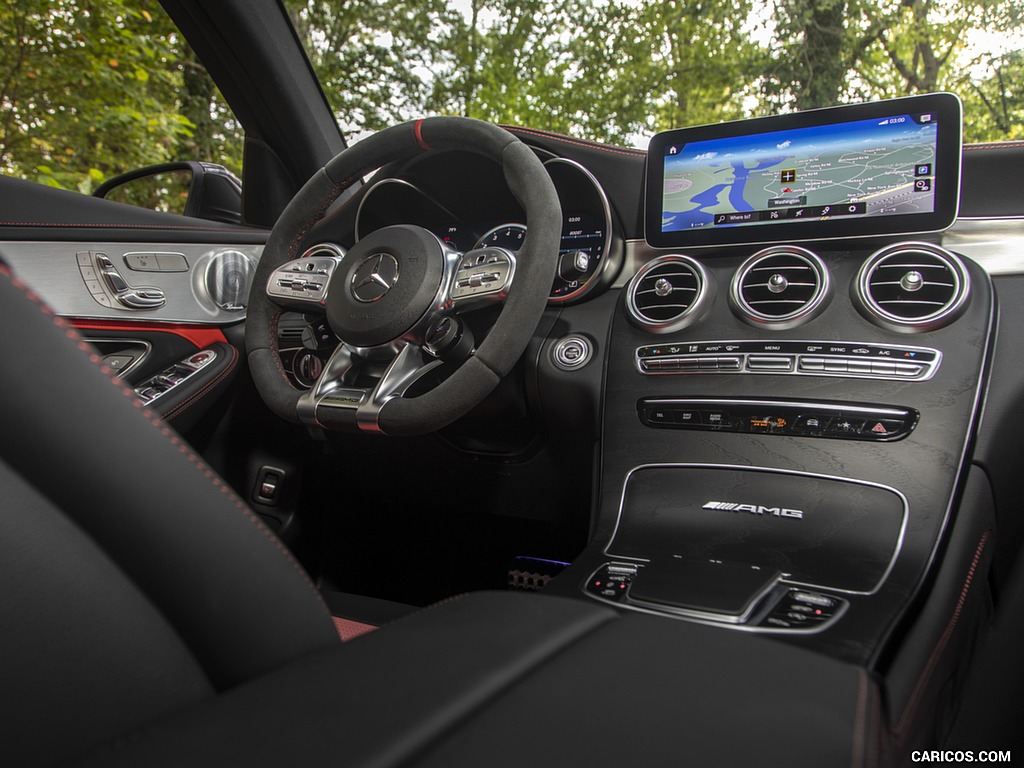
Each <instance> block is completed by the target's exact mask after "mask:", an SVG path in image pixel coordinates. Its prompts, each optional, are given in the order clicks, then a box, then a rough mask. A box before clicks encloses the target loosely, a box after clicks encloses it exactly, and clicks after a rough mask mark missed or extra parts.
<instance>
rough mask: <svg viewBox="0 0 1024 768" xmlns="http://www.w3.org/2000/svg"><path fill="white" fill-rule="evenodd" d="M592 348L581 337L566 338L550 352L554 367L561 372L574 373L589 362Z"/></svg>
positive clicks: (588, 342) (592, 351) (588, 341)
mask: <svg viewBox="0 0 1024 768" xmlns="http://www.w3.org/2000/svg"><path fill="white" fill-rule="evenodd" d="M593 354H594V347H593V345H592V344H591V343H590V340H589V339H587V338H585V337H583V336H566V337H565V338H564V339H562V340H561V341H559V342H557V343H556V344H555V346H554V347H553V348H552V350H551V357H552V359H553V360H554V363H555V365H556V366H557V367H558V368H561V369H562V370H563V371H574V370H576V369H577V368H582V367H583V366H584V365H586V364H587V363H589V362H590V358H591V357H592V356H593Z"/></svg>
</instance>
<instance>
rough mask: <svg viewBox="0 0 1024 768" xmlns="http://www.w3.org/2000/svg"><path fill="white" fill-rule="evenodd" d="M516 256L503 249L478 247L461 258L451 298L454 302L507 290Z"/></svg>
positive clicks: (510, 282) (505, 292)
mask: <svg viewBox="0 0 1024 768" xmlns="http://www.w3.org/2000/svg"><path fill="white" fill-rule="evenodd" d="M514 271H515V257H514V256H513V255H512V254H511V253H510V252H508V251H506V250H505V249H503V248H495V247H490V248H479V249H477V250H475V251H470V252H469V253H467V254H465V255H464V256H463V257H462V260H461V261H460V262H459V269H458V272H457V273H456V275H455V284H454V285H453V286H452V290H451V294H450V298H451V300H452V301H453V302H458V301H459V300H461V299H469V298H473V297H477V296H490V295H500V296H504V295H505V294H507V293H508V288H509V286H510V285H511V284H512V276H513V273H514Z"/></svg>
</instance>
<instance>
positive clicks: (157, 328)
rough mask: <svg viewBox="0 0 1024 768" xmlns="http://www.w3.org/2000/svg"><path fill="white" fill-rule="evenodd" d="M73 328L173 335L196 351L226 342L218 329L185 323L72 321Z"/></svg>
mask: <svg viewBox="0 0 1024 768" xmlns="http://www.w3.org/2000/svg"><path fill="white" fill-rule="evenodd" d="M71 324H72V325H73V326H74V327H75V328H79V329H81V330H86V331H150V332H154V333H173V334H175V335H176V336H181V337H182V338H183V339H185V340H186V341H188V342H189V343H191V344H192V345H193V346H195V347H196V349H205V348H206V347H208V346H210V345H211V344H215V343H217V342H218V341H223V342H226V341H227V339H226V338H225V337H224V333H223V332H222V331H221V329H220V328H216V327H212V326H206V325H189V324H186V323H129V322H123V323H119V322H117V321H116V320H114V321H109V320H72V321H71Z"/></svg>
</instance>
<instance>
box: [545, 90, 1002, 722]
mask: <svg viewBox="0 0 1024 768" xmlns="http://www.w3.org/2000/svg"><path fill="white" fill-rule="evenodd" d="M929 98H930V99H931V100H928V99H926V100H924V101H915V100H910V101H897V102H890V103H886V104H884V105H880V104H875V105H868V106H869V107H870V109H867V110H866V111H863V112H857V111H856V110H854V111H853V112H850V111H846V110H844V109H837V110H825V111H823V112H821V113H813V114H812V113H805V114H804V115H803V116H802V117H800V118H796V117H794V116H789V117H788V118H787V119H788V120H790V122H788V123H785V124H782V123H776V122H771V121H767V120H766V121H748V123H747V124H746V126H745V127H739V126H736V125H729V126H725V127H720V128H718V130H720V131H723V132H724V133H722V134H715V133H714V131H713V129H712V128H702V129H688V130H687V131H679V132H671V133H670V134H667V135H664V136H663V137H659V138H656V139H655V140H654V141H653V142H652V148H651V154H650V156H649V158H648V182H647V214H646V227H647V238H646V241H645V242H638V241H633V242H631V243H629V244H628V247H627V262H628V263H631V264H632V265H633V267H634V271H632V272H631V274H630V275H629V281H628V283H626V284H624V285H623V286H622V292H621V295H620V298H619V304H618V307H617V310H616V312H615V316H614V319H613V321H612V325H611V330H610V334H609V338H608V340H607V358H606V369H605V374H604V401H603V418H602V424H603V430H604V431H603V435H602V441H601V454H600V486H599V493H598V501H597V508H596V510H595V519H594V523H593V526H592V528H593V531H594V535H593V537H592V543H591V545H590V546H589V547H588V549H587V550H586V551H585V552H584V553H583V555H581V556H580V557H579V558H577V560H576V561H575V562H574V563H573V565H572V567H571V568H570V569H569V570H568V571H567V572H566V574H565V575H564V576H563V577H560V578H559V579H558V580H557V583H556V585H555V591H561V592H562V593H563V594H569V593H574V594H576V595H577V596H583V597H584V598H585V599H587V600H593V601H599V602H602V603H605V604H609V605H614V606H617V607H618V608H619V609H621V610H624V611H632V612H638V613H643V614H649V615H656V616H660V617H662V618H664V619H666V620H673V621H684V622H696V623H700V624H707V625H715V626H718V627H721V628H723V629H726V630H731V631H739V632H746V633H755V634H762V635H765V636H766V637H772V638H774V639H776V640H779V641H782V642H786V643H791V644H796V645H799V646H801V647H803V648H806V649H808V650H810V651H813V652H814V653H817V654H823V655H825V656H828V657H831V658H833V659H838V660H842V661H844V662H849V663H852V664H855V665H858V666H861V667H864V668H867V669H869V670H871V671H872V672H873V673H876V674H879V675H881V676H887V683H888V684H889V685H890V688H889V689H888V693H889V695H891V696H892V702H893V707H894V711H901V709H900V707H901V706H902V703H904V702H907V701H909V700H911V699H915V697H914V696H912V695H911V689H914V688H915V686H919V685H927V684H929V683H928V681H927V674H925V670H924V667H925V665H926V661H927V659H928V656H929V654H930V653H933V652H935V648H937V647H939V646H940V645H942V644H943V643H947V642H949V640H948V638H946V639H943V638H944V637H945V635H944V634H943V632H944V630H945V631H946V632H949V633H952V632H953V629H957V631H961V630H964V626H963V624H961V625H960V626H959V627H958V626H957V622H958V621H960V620H961V617H962V616H966V615H967V614H966V613H961V612H959V611H961V608H963V605H960V606H959V607H958V606H955V605H950V604H949V599H950V595H952V599H953V600H954V601H955V598H956V594H957V592H958V588H951V589H949V590H948V592H946V593H945V594H940V590H936V589H933V587H934V585H935V584H936V583H938V582H940V581H941V582H942V583H943V584H945V583H946V581H949V582H951V583H956V584H958V585H960V586H962V585H963V584H964V579H965V578H967V587H969V586H970V583H971V581H970V576H974V575H975V574H976V569H977V568H978V567H980V566H979V563H980V562H982V561H981V560H979V558H980V557H981V553H982V551H983V549H984V546H985V544H986V542H987V541H988V537H989V536H990V535H991V530H990V528H991V518H992V508H991V503H990V498H989V496H988V495H987V492H985V491H984V489H985V488H986V487H987V483H986V481H985V480H984V478H983V477H982V476H981V475H980V473H974V474H973V476H972V472H971V464H970V451H971V444H972V439H973V435H974V433H975V430H976V427H977V422H978V420H979V418H980V413H981V404H982V399H983V395H984V391H985V378H986V375H987V366H988V358H989V353H990V344H991V338H992V329H993V325H994V312H995V310H994V297H993V294H992V290H991V285H990V282H989V279H988V277H987V275H986V274H985V273H984V271H983V270H981V269H980V268H979V267H978V266H977V265H975V264H973V263H972V262H970V261H969V260H967V259H965V258H962V257H961V256H959V255H957V254H955V253H953V252H951V251H949V250H947V249H945V248H943V247H942V245H941V237H940V236H939V235H936V234H930V233H929V232H930V231H931V230H933V229H942V228H943V227H945V226H948V224H949V223H951V222H952V220H953V219H954V218H955V215H956V200H955V198H956V195H955V190H956V188H957V186H958V171H959V169H958V167H955V164H951V163H950V162H949V160H948V158H949V157H950V156H954V157H959V145H958V141H959V138H958V137H959V132H958V129H959V111H958V105H955V104H953V103H951V102H950V99H954V97H948V95H947V96H944V97H939V98H937V99H936V98H933V97H929ZM954 101H955V99H954ZM808 115H809V116H808ZM799 120H802V121H803V122H793V121H799ZM897 127H898V130H896V128H897ZM742 130H745V131H748V133H742V132H741V131H742ZM689 131H696V133H694V134H691V133H689ZM750 131H752V133H750ZM863 136H866V137H867V138H868V141H867V142H866V144H864V143H860V144H857V146H856V147H854V145H853V144H852V143H851V142H853V141H854V137H856V138H857V140H858V141H860V139H861V138H862V137H863ZM811 138H813V139H814V140H813V141H812V140H810V139H811ZM844 142H845V143H844ZM951 142H952V144H955V145H956V146H952V145H951ZM823 146H824V148H822V147H823ZM864 146H866V147H867V149H864ZM716 153H717V159H716ZM727 158H728V159H727ZM940 158H946V159H944V160H941V161H940ZM854 165H856V166H857V169H856V170H854V169H853V166H854ZM866 176H869V177H871V178H872V179H873V182H872V183H870V184H864V183H863V179H864V178H865V177H866ZM840 177H841V178H840ZM851 185H852V186H853V187H856V191H854V192H852V193H851V191H850V190H851ZM947 187H949V188H952V190H954V194H953V195H952V197H951V196H950V194H949V192H948V191H947V190H946V188H947ZM828 195H832V196H833V197H831V198H830V197H827V196H828ZM761 198H763V199H761ZM755 203H756V205H755ZM837 206H838V207H842V208H844V211H845V212H844V213H843V214H842V215H838V214H834V213H831V212H832V211H833V210H834V209H835V208H836V207H837ZM747 208H749V209H751V210H746V209H747ZM806 217H810V218H811V219H813V221H809V222H808V221H807V220H806ZM805 224H806V226H805ZM907 232H911V233H913V234H910V235H907V234H905V233H907ZM688 244H689V246H688ZM655 246H657V247H655ZM968 488H970V489H971V490H970V492H968V490H967V489H968ZM979 489H980V490H979ZM972 555H973V556H974V557H973V560H972ZM967 587H964V591H963V592H962V593H961V597H962V598H963V599H964V600H965V601H966V597H965V596H967V595H968V594H969V590H968V589H967ZM977 592H980V593H981V594H982V597H980V598H978V601H979V602H981V603H983V602H984V600H985V598H984V587H979V589H978V590H977V591H976V593H977ZM970 599H971V600H972V601H973V600H975V598H974V597H973V596H971V598H970ZM971 615H973V614H971ZM951 616H952V617H953V618H952V619H951ZM964 623H968V622H966V619H964ZM970 631H971V630H969V629H968V630H967V632H968V633H969V632H970ZM915 643H919V644H920V645H915ZM944 649H945V645H942V648H940V650H944ZM926 651H927V652H926ZM915 654H916V655H915ZM907 655H910V656H914V660H913V661H911V662H908V663H905V664H904V663H902V662H900V661H899V660H900V659H902V658H903V657H904V656H907ZM929 663H931V662H929ZM897 670H898V671H897ZM928 674H930V673H928ZM922 679H925V682H924V683H921V682H920V681H921V680H922Z"/></svg>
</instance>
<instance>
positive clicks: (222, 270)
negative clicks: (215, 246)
mask: <svg viewBox="0 0 1024 768" xmlns="http://www.w3.org/2000/svg"><path fill="white" fill-rule="evenodd" d="M255 271H256V266H255V265H254V264H253V263H252V261H251V260H250V259H249V257H248V256H246V255H245V254H244V253H242V252H241V251H234V250H228V251H220V252H219V253H216V254H214V255H213V257H212V258H211V259H210V261H209V263H208V264H207V265H206V280H205V283H206V292H207V294H208V295H209V297H210V299H211V300H212V301H213V303H214V304H216V305H217V306H218V307H220V308H221V309H223V310H225V311H227V312H241V311H242V310H243V309H245V304H246V302H247V301H248V300H249V288H250V286H251V285H252V276H253V274H254V273H255Z"/></svg>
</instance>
